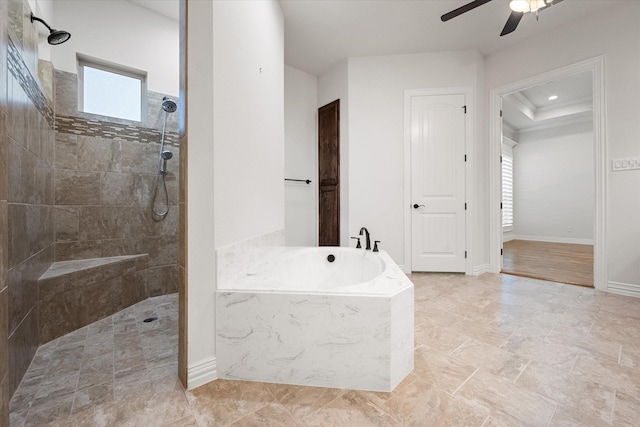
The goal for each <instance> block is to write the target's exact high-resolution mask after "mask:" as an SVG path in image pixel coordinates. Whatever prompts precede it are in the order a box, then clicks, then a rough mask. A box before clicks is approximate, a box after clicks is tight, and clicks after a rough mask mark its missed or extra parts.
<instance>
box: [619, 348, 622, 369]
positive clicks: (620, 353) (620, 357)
mask: <svg viewBox="0 0 640 427" xmlns="http://www.w3.org/2000/svg"><path fill="white" fill-rule="evenodd" d="M621 360H622V344H620V351H619V352H618V365H620V361H621Z"/></svg>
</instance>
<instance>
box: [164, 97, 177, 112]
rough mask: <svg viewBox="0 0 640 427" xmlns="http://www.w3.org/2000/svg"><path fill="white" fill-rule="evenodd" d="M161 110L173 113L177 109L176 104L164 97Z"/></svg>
mask: <svg viewBox="0 0 640 427" xmlns="http://www.w3.org/2000/svg"><path fill="white" fill-rule="evenodd" d="M162 109H163V110H164V111H166V112H167V113H173V112H175V111H176V110H177V109H178V104H176V101H174V100H173V99H170V98H167V97H166V96H165V97H164V98H162Z"/></svg>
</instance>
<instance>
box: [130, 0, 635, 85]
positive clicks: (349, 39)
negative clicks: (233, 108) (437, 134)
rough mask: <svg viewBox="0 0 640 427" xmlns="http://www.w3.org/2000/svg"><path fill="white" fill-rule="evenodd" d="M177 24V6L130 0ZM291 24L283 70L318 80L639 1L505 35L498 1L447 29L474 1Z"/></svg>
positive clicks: (582, 2) (358, 1)
mask: <svg viewBox="0 0 640 427" xmlns="http://www.w3.org/2000/svg"><path fill="white" fill-rule="evenodd" d="M129 1H131V2H132V3H135V4H137V5H139V6H141V7H144V8H146V9H149V10H152V11H154V12H157V13H160V14H162V15H164V16H166V17H169V18H171V19H174V20H176V21H177V20H178V11H179V8H178V0H129ZM279 1H280V6H281V8H282V13H283V15H284V19H285V43H284V44H285V63H286V64H288V65H291V66H292V67H295V68H298V69H300V70H303V71H306V72H308V73H311V74H314V75H320V74H322V73H323V72H324V71H325V70H326V69H327V68H329V67H330V66H331V65H333V64H335V63H336V62H339V61H341V60H344V59H346V58H348V57H357V56H375V55H392V54H402V53H420V52H436V51H447V50H478V51H480V52H481V53H482V54H485V55H487V54H490V53H492V52H495V51H498V50H500V49H503V48H505V47H508V46H512V45H514V44H516V43H518V41H520V40H524V39H526V38H529V37H532V36H535V35H536V34H539V33H541V32H544V31H546V30H548V29H550V28H554V27H557V26H560V25H570V23H571V22H572V21H575V20H578V19H580V18H582V17H584V16H587V15H590V14H594V13H598V12H600V11H602V10H603V9H604V8H607V7H614V6H615V4H616V3H621V2H625V1H638V0H564V1H563V2H561V3H558V4H556V5H554V6H552V7H550V8H547V9H546V10H543V11H541V12H540V16H539V20H538V21H536V19H535V15H534V14H526V15H525V16H524V17H523V19H522V21H521V22H520V25H519V26H518V29H517V30H516V31H515V32H513V33H511V34H508V35H506V36H504V37H500V31H501V30H502V27H503V26H504V24H505V22H506V21H507V18H508V17H509V14H510V9H509V0H493V1H490V2H489V3H487V4H484V5H482V6H480V7H478V8H476V9H474V10H472V11H470V12H467V13H465V14H463V15H461V16H458V17H456V18H453V19H452V20H450V21H447V22H442V21H441V20H440V16H441V15H443V14H444V13H447V12H449V11H451V10H453V9H456V8H457V7H460V6H462V5H464V4H467V3H469V2H470V1H471V0H279Z"/></svg>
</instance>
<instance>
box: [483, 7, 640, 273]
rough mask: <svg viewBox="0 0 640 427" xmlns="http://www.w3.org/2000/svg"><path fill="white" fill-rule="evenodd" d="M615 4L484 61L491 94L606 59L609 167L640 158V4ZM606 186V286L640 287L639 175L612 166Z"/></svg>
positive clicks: (486, 137)
mask: <svg viewBox="0 0 640 427" xmlns="http://www.w3.org/2000/svg"><path fill="white" fill-rule="evenodd" d="M615 3H616V4H615V7H612V8H610V9H609V10H608V11H607V12H603V13H599V14H597V15H595V16H591V17H587V18H585V19H584V20H582V21H578V22H575V23H573V24H570V25H565V26H563V27H562V28H558V29H556V30H550V31H548V32H547V33H545V34H542V35H540V36H538V37H536V38H535V39H531V40H525V41H523V42H521V43H519V44H518V45H517V46H515V47H513V48H509V49H504V50H502V51H499V52H496V53H494V54H493V55H490V56H489V57H487V58H486V61H485V64H486V70H485V77H486V87H487V89H491V88H496V87H500V86H503V85H505V84H508V83H511V82H515V81H518V80H522V79H524V78H527V77H530V76H535V75H539V74H541V73H544V72H548V71H552V70H554V69H557V68H560V67H563V66H567V65H571V64H575V63H577V62H579V61H582V60H585V59H589V58H593V57H596V56H599V55H603V54H604V55H605V68H606V73H605V79H606V80H605V87H606V98H607V99H606V119H607V122H606V141H605V144H606V152H607V159H608V161H609V162H610V160H611V159H614V158H618V157H634V156H639V155H640V144H639V143H638V138H639V136H638V135H640V120H638V117H640V104H639V103H638V96H639V95H640V79H638V76H639V75H640V26H638V18H639V17H640V2H637V1H625V2H615ZM485 139H486V140H488V134H485ZM606 180H607V197H606V198H607V202H606V252H607V259H608V263H607V264H608V266H607V269H608V281H609V282H619V283H626V284H632V285H640V262H639V261H640V243H639V242H640V221H638V218H640V198H638V197H631V195H635V194H637V193H638V188H640V171H638V170H635V171H624V172H611V167H610V166H609V164H608V165H607V173H606ZM488 191H489V189H488V188H487V189H486V192H487V194H488ZM486 226H487V227H488V226H489V225H488V224H487V225H486ZM487 248H488V247H487ZM486 259H487V260H488V259H489V254H488V253H487V254H486Z"/></svg>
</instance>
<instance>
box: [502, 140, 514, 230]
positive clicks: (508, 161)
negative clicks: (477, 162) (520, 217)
mask: <svg viewBox="0 0 640 427" xmlns="http://www.w3.org/2000/svg"><path fill="white" fill-rule="evenodd" d="M502 230H503V231H512V230H513V148H512V146H511V144H508V143H506V144H505V143H504V142H503V143H502Z"/></svg>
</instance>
